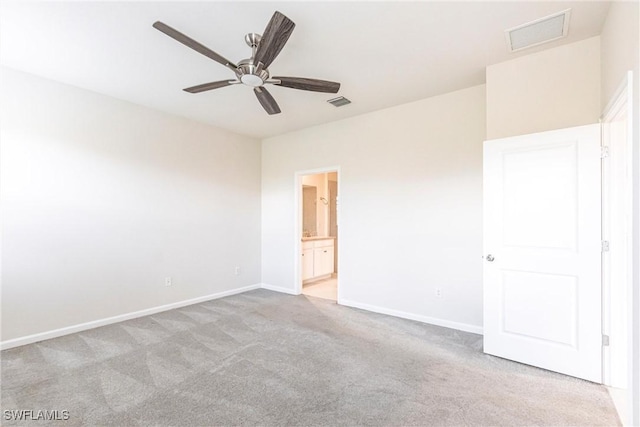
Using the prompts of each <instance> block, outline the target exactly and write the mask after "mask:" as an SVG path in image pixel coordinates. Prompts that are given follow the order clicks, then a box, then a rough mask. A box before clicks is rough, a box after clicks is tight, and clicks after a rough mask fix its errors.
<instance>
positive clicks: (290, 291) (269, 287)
mask: <svg viewBox="0 0 640 427" xmlns="http://www.w3.org/2000/svg"><path fill="white" fill-rule="evenodd" d="M260 287H261V288H262V289H267V290H270V291H274V292H281V293H283V294H289V295H300V292H296V291H295V290H294V289H289V288H283V287H281V286H274V285H270V284H268V283H261V284H260Z"/></svg>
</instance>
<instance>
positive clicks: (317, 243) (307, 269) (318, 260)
mask: <svg viewBox="0 0 640 427" xmlns="http://www.w3.org/2000/svg"><path fill="white" fill-rule="evenodd" d="M334 240H335V239H333V238H327V237H315V238H305V239H302V263H301V265H302V280H303V281H312V280H317V279H321V278H325V277H329V276H331V274H332V273H333V270H334V264H333V260H334V257H333V251H334Z"/></svg>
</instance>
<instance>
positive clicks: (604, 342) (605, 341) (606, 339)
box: [602, 334, 609, 347]
mask: <svg viewBox="0 0 640 427" xmlns="http://www.w3.org/2000/svg"><path fill="white" fill-rule="evenodd" d="M602 346H603V347H609V335H604V334H603V335H602Z"/></svg>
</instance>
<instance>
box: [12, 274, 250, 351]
mask: <svg viewBox="0 0 640 427" xmlns="http://www.w3.org/2000/svg"><path fill="white" fill-rule="evenodd" d="M260 287H261V284H260V283H258V284H255V285H250V286H245V287H243V288H237V289H231V290H228V291H223V292H218V293H215V294H211V295H205V296H202V297H197V298H191V299H188V300H184V301H178V302H173V303H171V304H165V305H160V306H157V307H151V308H145V309H144V310H138V311H133V312H130V313H125V314H119V315H117V316H113V317H106V318H104V319H98V320H92V321H90V322H86V323H80V324H78V325H72V326H67V327H64V328H60V329H54V330H51V331H46V332H39V333H37V334H33V335H27V336H24V337H20V338H14V339H11V340H7V341H2V342H0V350H6V349H9V348H14V347H19V346H21V345H26V344H32V343H34V342H39V341H44V340H48V339H51V338H57V337H61V336H63V335H69V334H75V333H76V332H82V331H86V330H88V329H93V328H98V327H100V326H106V325H111V324H113V323H118V322H123V321H125V320H130V319H135V318H137V317H143V316H149V315H150V314H155V313H160V312H162V311H167V310H173V309H175V308H180V307H185V306H188V305H193V304H198V303H201V302H205V301H210V300H214V299H218V298H224V297H228V296H231V295H236V294H241V293H243V292H247V291H252V290H254V289H260Z"/></svg>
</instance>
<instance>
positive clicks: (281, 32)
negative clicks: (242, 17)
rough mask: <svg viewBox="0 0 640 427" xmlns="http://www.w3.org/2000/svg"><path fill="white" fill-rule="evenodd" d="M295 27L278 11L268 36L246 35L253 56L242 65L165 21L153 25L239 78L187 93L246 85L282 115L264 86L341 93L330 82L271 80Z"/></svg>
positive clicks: (267, 107)
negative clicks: (275, 61) (274, 67)
mask: <svg viewBox="0 0 640 427" xmlns="http://www.w3.org/2000/svg"><path fill="white" fill-rule="evenodd" d="M295 26H296V24H294V23H293V21H291V20H290V19H289V18H287V17H286V16H284V15H283V14H282V13H280V12H277V11H276V12H275V13H274V14H273V16H272V17H271V20H270V21H269V24H267V28H265V30H264V34H262V35H260V34H256V33H249V34H247V35H245V36H244V40H245V42H246V43H247V45H248V46H249V47H250V48H251V57H250V58H247V59H243V60H241V61H238V63H237V64H235V63H233V62H231V61H229V60H228V59H226V58H224V57H223V56H221V55H219V54H218V53H216V52H214V51H213V50H211V49H209V48H208V47H206V46H204V45H202V44H200V43H198V42H197V41H195V40H193V39H192V38H190V37H188V36H186V35H184V34H182V33H181V32H179V31H178V30H176V29H174V28H172V27H170V26H168V25H167V24H164V23H163V22H160V21H157V22H155V23H154V24H153V27H154V28H155V29H157V30H159V31H161V32H163V33H164V34H166V35H168V36H169V37H171V38H172V39H174V40H176V41H178V42H180V43H182V44H184V45H185V46H187V47H190V48H191V49H193V50H195V51H196V52H199V53H201V54H202V55H204V56H206V57H208V58H210V59H213V60H214V61H216V62H218V63H219V64H221V65H224V66H225V67H227V68H229V69H230V70H232V71H233V72H234V73H235V75H236V80H220V81H216V82H211V83H204V84H200V85H197V86H192V87H188V88H186V89H184V91H186V92H189V93H200V92H205V91H208V90H212V89H219V88H221V87H225V86H231V85H236V84H243V85H245V86H249V87H251V88H253V92H254V93H255V95H256V97H257V98H258V101H259V102H260V105H262V108H264V110H265V111H266V112H267V113H268V114H278V113H280V107H279V106H278V104H277V103H276V101H275V99H274V98H273V96H271V94H270V93H269V91H268V90H267V89H266V88H265V87H264V85H266V84H273V85H276V86H282V87H288V88H292V89H299V90H307V91H313V92H325V93H337V92H338V90H340V83H336V82H331V81H327V80H318V79H309V78H302V77H273V78H271V75H270V73H269V69H268V68H269V66H270V65H271V63H272V62H273V60H274V59H276V57H277V56H278V54H279V53H280V51H281V50H282V48H283V47H284V45H285V44H286V43H287V40H289V37H290V36H291V33H292V32H293V29H294V28H295Z"/></svg>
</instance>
